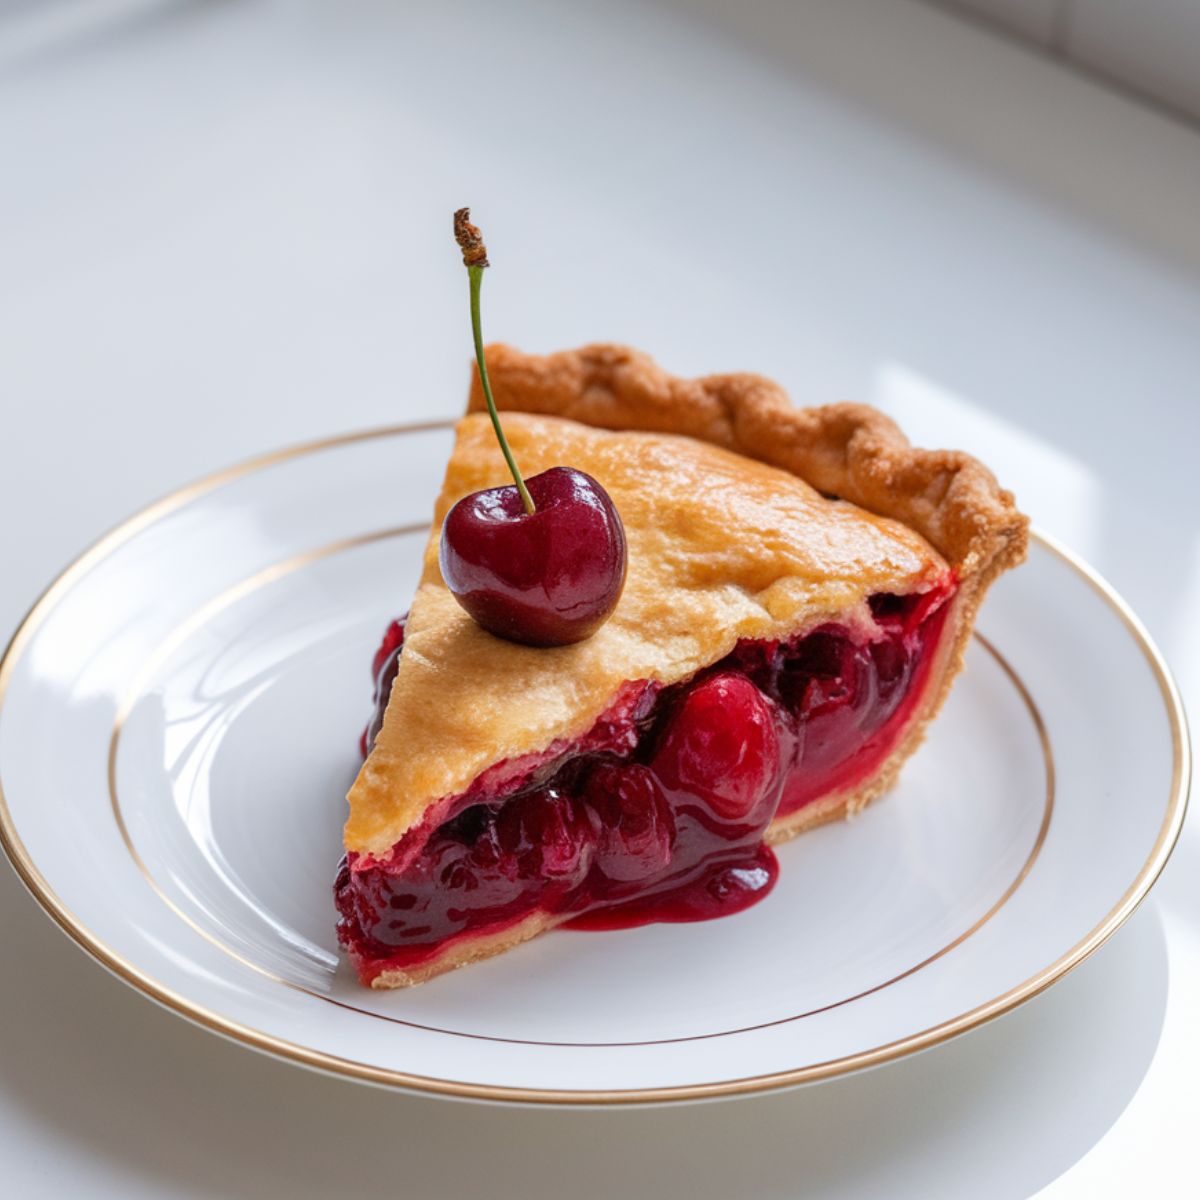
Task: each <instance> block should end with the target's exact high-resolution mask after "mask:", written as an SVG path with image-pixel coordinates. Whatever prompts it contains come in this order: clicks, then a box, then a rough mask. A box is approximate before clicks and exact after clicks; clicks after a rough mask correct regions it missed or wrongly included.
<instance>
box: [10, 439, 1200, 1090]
mask: <svg viewBox="0 0 1200 1200" xmlns="http://www.w3.org/2000/svg"><path fill="white" fill-rule="evenodd" d="M453 424H454V422H453V421H427V422H421V423H418V424H409V425H393V426H387V427H385V428H382V429H372V430H365V431H363V432H360V433H352V434H345V435H342V436H339V437H332V438H325V439H321V440H319V441H313V442H306V443H303V444H300V445H297V446H291V447H287V448H285V449H282V450H277V451H274V452H272V453H269V454H265V455H261V456H259V457H257V458H253V459H250V460H248V461H246V462H244V463H240V464H238V465H236V466H233V467H229V468H227V469H225V470H223V471H218V472H216V473H215V474H212V475H208V476H206V477H204V478H202V479H199V480H197V481H196V482H194V483H191V484H189V485H187V486H185V487H183V488H180V489H179V490H177V491H174V492H171V493H169V494H168V495H166V496H164V497H162V498H161V499H159V500H157V501H156V502H154V503H153V504H151V505H149V506H148V507H147V508H144V509H142V510H141V511H140V512H138V513H136V514H134V515H133V516H132V517H130V518H128V519H127V520H126V521H123V522H122V523H121V524H119V525H117V526H116V527H115V528H114V529H112V530H111V531H110V532H108V533H107V534H105V535H104V536H103V537H101V538H100V539H99V540H98V541H97V542H95V543H94V544H93V545H92V546H91V547H90V548H89V549H87V550H86V551H84V553H83V554H81V555H80V556H79V557H78V558H77V559H75V561H74V562H72V563H71V564H70V565H69V566H68V567H67V568H66V569H65V570H64V571H63V572H62V573H61V574H59V575H58V577H57V578H56V579H55V580H54V581H53V582H52V583H51V584H50V585H49V587H47V588H46V590H45V591H44V592H43V593H42V595H41V596H40V597H39V598H38V599H37V601H36V602H35V603H34V605H33V607H32V608H31V609H30V610H29V612H28V614H27V615H26V616H25V618H24V620H23V621H22V622H21V624H20V625H19V626H18V627H17V630H16V632H15V633H14V634H13V636H12V639H11V640H10V641H9V644H8V647H7V648H6V650H5V652H4V656H3V657H2V658H0V708H2V706H3V702H4V697H5V694H6V693H7V690H8V684H9V681H10V679H11V678H12V673H13V671H14V669H15V666H16V663H17V660H18V659H19V657H20V655H21V653H22V651H23V650H24V648H25V646H26V645H27V644H28V642H29V641H30V639H31V638H32V637H33V635H34V633H35V632H36V631H37V629H38V627H39V626H40V625H41V623H42V621H43V620H44V619H45V618H46V616H47V615H48V614H49V613H50V611H51V610H52V609H53V608H54V606H55V604H56V603H57V602H58V600H59V598H60V597H61V596H62V595H64V594H65V593H66V592H67V591H69V589H70V588H71V587H72V586H73V585H74V584H75V582H76V581H77V580H78V579H79V578H81V577H82V576H83V575H86V574H87V572H88V571H90V570H91V569H92V567H94V566H95V565H96V564H97V563H98V562H100V561H101V560H102V559H104V558H105V557H107V556H108V555H109V554H111V553H112V552H113V551H114V550H115V549H116V548H117V547H118V546H120V545H122V544H123V543H125V542H127V541H128V540H129V539H130V538H132V537H133V536H135V535H136V534H137V533H139V532H141V530H143V529H145V528H146V527H147V526H149V525H151V524H153V523H154V522H155V521H157V520H160V519H161V518H162V517H164V516H166V515H167V514H168V513H170V512H173V511H174V510H176V509H178V508H180V507H182V506H183V505H185V504H187V503H189V502H190V501H192V500H194V499H196V498H198V497H199V496H202V495H204V494H205V493H207V492H210V491H212V490H214V489H216V488H218V487H221V486H223V485H225V484H227V483H231V482H232V481H234V480H236V479H239V478H241V477H242V476H244V475H249V474H252V473H253V472H256V471H260V470H264V469H266V468H268V467H271V466H274V465H276V464H278V463H282V462H286V461H288V460H290V459H293V458H299V457H302V456H304V455H308V454H314V453H317V452H319V451H322V450H329V449H334V448H337V447H340V446H345V445H350V444H353V443H355V442H361V441H367V440H371V439H375V438H384V437H396V436H402V435H404V434H410V433H420V432H430V431H434V430H439V429H449V428H451V427H452V426H453ZM1033 537H1034V539H1035V540H1036V541H1037V542H1038V544H1040V545H1041V546H1042V547H1043V548H1044V549H1046V550H1047V551H1049V552H1050V553H1051V554H1053V555H1054V556H1056V557H1057V558H1059V559H1060V560H1061V561H1063V562H1065V563H1066V564H1067V565H1068V566H1069V567H1070V568H1071V569H1072V570H1074V571H1075V572H1076V573H1077V574H1078V575H1080V576H1081V577H1082V578H1083V580H1084V581H1085V582H1086V583H1087V584H1088V585H1089V586H1090V587H1091V588H1092V589H1093V590H1094V591H1096V592H1097V593H1098V594H1099V595H1100V596H1101V597H1102V599H1104V600H1105V601H1106V602H1107V603H1108V605H1109V606H1110V607H1111V608H1112V609H1113V611H1114V612H1116V614H1117V616H1118V617H1119V618H1120V620H1121V621H1122V623H1123V624H1124V625H1125V627H1126V628H1127V629H1128V630H1129V632H1130V633H1131V634H1132V635H1133V638H1134V640H1135V641H1136V642H1137V644H1138V648H1139V649H1140V650H1141V651H1142V654H1143V655H1144V656H1145V658H1146V661H1147V662H1148V663H1149V665H1150V669H1151V671H1152V672H1153V674H1154V677H1155V679H1156V680H1157V682H1158V686H1159V691H1160V693H1161V694H1162V698H1163V706H1164V708H1165V709H1166V714H1167V719H1168V722H1169V724H1170V729H1171V743H1172V759H1173V762H1172V773H1171V793H1170V796H1169V798H1168V802H1167V809H1166V813H1165V815H1164V818H1163V823H1162V826H1161V827H1160V829H1159V832H1158V836H1157V838H1156V839H1155V842H1154V845H1153V847H1152V848H1151V851H1150V855H1149V857H1148V858H1147V859H1146V862H1145V863H1144V864H1143V865H1142V868H1141V869H1140V870H1139V872H1138V874H1137V876H1136V878H1135V879H1134V880H1133V882H1132V883H1131V884H1130V885H1129V887H1128V888H1127V889H1126V890H1125V892H1124V894H1123V895H1122V896H1121V898H1120V899H1119V900H1118V901H1117V903H1116V905H1115V906H1114V907H1113V908H1112V910H1111V911H1110V912H1109V913H1108V915H1107V916H1106V917H1105V918H1104V919H1103V920H1102V921H1101V922H1100V923H1099V924H1098V925H1097V926H1096V927H1095V928H1094V929H1092V930H1091V932H1090V933H1088V934H1087V935H1086V936H1085V937H1084V938H1083V939H1082V940H1080V941H1079V942H1078V943H1077V944H1076V945H1075V946H1073V947H1072V948H1071V949H1070V950H1068V951H1067V952H1066V953H1065V954H1063V955H1062V956H1061V957H1059V958H1058V959H1056V960H1055V961H1054V962H1052V963H1051V964H1050V965H1049V966H1047V967H1044V968H1043V969H1042V970H1041V971H1039V972H1037V973H1036V974H1035V975H1033V976H1031V977H1030V978H1029V979H1026V980H1025V981H1024V982H1023V983H1020V984H1018V985H1017V986H1016V987H1013V988H1010V989H1009V990H1008V991H1006V992H1003V993H1002V994H1001V995H999V996H996V997H995V998H993V999H992V1000H989V1001H987V1002H986V1003H984V1004H981V1005H978V1006H977V1007H975V1008H973V1009H970V1010H969V1011H967V1012H965V1013H961V1014H959V1015H958V1016H957V1017H953V1018H951V1019H950V1020H948V1021H943V1022H942V1023H940V1024H938V1025H935V1026H932V1027H931V1028H929V1029H925V1030H922V1031H920V1032H918V1033H914V1034H910V1035H908V1036H907V1037H903V1038H900V1039H898V1040H896V1041H894V1042H889V1043H887V1044H886V1045H883V1046H876V1047H874V1048H873V1049H871V1050H864V1051H860V1052H858V1053H856V1054H851V1055H847V1056H845V1057H843V1058H837V1059H831V1060H829V1061H827V1062H821V1063H810V1064H809V1065H807V1066H804V1067H796V1068H792V1069H789V1070H783V1071H777V1072H772V1073H770V1074H766V1075H756V1076H751V1077H747V1078H743V1079H729V1080H722V1081H721V1082H718V1083H703V1084H684V1085H680V1086H672V1087H660V1088H636V1089H612V1090H588V1091H584V1090H565V1089H558V1088H521V1087H501V1086H492V1085H486V1084H471V1083H462V1082H458V1081H456V1080H448V1079H437V1078H433V1077H431V1076H424V1075H411V1074H408V1073H407V1072H404V1071H394V1070H390V1069H388V1068H385V1067H377V1066H372V1065H371V1064H369V1063H363V1062H356V1061H354V1060H351V1059H346V1058H341V1057H338V1056H337V1055H332V1054H326V1053H324V1052H323V1051H319V1050H313V1049H311V1048H309V1047H306V1046H301V1045H297V1044H296V1043H294V1042H289V1041H286V1040H285V1039H283V1038H277V1037H274V1036H272V1035H270V1034H265V1033H262V1032H260V1031H259V1030H256V1029H252V1028H250V1027H249V1026H246V1025H242V1024H240V1023H239V1022H236V1021H230V1020H228V1019H227V1018H225V1017H222V1016H220V1015H219V1014H218V1013H214V1012H211V1011H210V1010H208V1009H206V1008H204V1007H202V1006H201V1005H198V1004H195V1003H194V1002H192V1001H191V1000H189V999H188V998H187V997H185V996H182V995H180V994H179V993H178V992H175V991H173V990H172V989H170V988H168V987H166V986H165V985H164V984H161V983H159V982H158V981H157V980H155V979H154V978H152V977H151V976H149V975H147V974H146V973H145V972H144V971H142V970H140V969H139V968H138V967H136V966H134V965H133V964H132V963H131V962H129V961H127V960H126V959H124V958H122V957H121V956H120V955H119V954H117V953H116V952H115V951H114V950H112V949H110V948H109V947H108V946H107V945H105V944H104V943H103V942H102V941H100V939H99V938H97V937H96V936H95V935H94V934H93V933H92V932H91V931H90V930H89V929H87V928H86V927H85V925H84V924H83V923H82V922H81V921H80V920H79V918H78V917H77V916H76V915H75V914H74V913H73V912H71V910H70V909H68V908H67V907H66V905H65V904H63V902H62V901H61V900H60V899H59V897H58V896H57V895H56V893H55V892H54V890H53V889H52V888H51V887H50V884H49V883H48V881H47V880H46V878H45V876H43V875H42V873H41V871H40V870H39V869H38V868H37V866H36V865H35V864H34V862H33V859H32V857H31V856H30V854H29V852H28V850H27V849H26V848H25V846H24V844H23V843H22V841H21V839H20V836H19V835H18V833H17V831H16V827H15V825H14V822H13V819H12V814H11V812H10V811H9V808H8V803H7V800H6V799H5V797H4V792H3V788H2V787H0V845H2V846H3V848H4V852H5V853H6V854H7V856H8V858H9V860H10V861H11V863H12V864H13V867H14V868H15V869H16V872H17V874H18V876H19V877H20V879H21V882H22V883H24V885H25V886H26V888H28V890H29V891H30V893H31V894H32V895H33V897H34V899H35V900H37V902H38V903H39V904H40V905H41V906H42V908H44V909H45V910H46V912H47V913H48V914H49V915H50V916H51V917H52V918H53V920H54V921H55V923H56V924H57V925H58V926H59V927H60V928H61V929H62V930H63V932H65V933H66V934H67V935H68V936H69V937H70V938H71V939H72V940H73V941H75V942H76V943H77V944H78V945H79V946H80V947H82V948H83V949H84V950H85V951H87V952H88V953H89V954H90V955H91V956H92V957H93V958H95V959H96V960H97V961H98V962H99V963H100V964H101V965H102V966H104V967H106V968H107V969H108V970H110V971H111V972H112V973H113V974H114V975H116V976H117V977H118V978H120V979H122V980H124V981H125V982H126V983H128V984H130V985H131V986H132V987H134V988H136V989H137V990H138V991H140V992H143V993H144V994H145V995H147V996H149V997H150V998H151V999H152V1000H156V1001H157V1002H158V1003H160V1004H162V1005H163V1006H164V1007H166V1008H169V1009H171V1010H172V1011H173V1012H175V1013H177V1014H179V1015H180V1016H182V1017H184V1018H186V1019H188V1020H190V1021H192V1022H194V1023H195V1024H197V1025H200V1026H203V1027H204V1028H206V1029H210V1030H212V1031H213V1032H214V1033H218V1034H221V1035H222V1036H224V1037H226V1038H229V1039H230V1040H232V1041H235V1042H240V1043H242V1044H244V1045H247V1046H251V1047H252V1048H254V1049H257V1050H261V1051H265V1052H267V1053H269V1054H273V1055H276V1056H277V1057H280V1058H285V1059H288V1060H290V1061H292V1062H296V1063H300V1064H301V1065H303V1066H307V1067H311V1068H313V1069H315V1070H320V1071H324V1072H327V1073H332V1074H335V1075H342V1076H348V1077H350V1078H354V1079H360V1080H364V1081H366V1082H369V1083H375V1084H382V1085H385V1086H390V1087H401V1088H406V1089H409V1090H412V1091H418V1092H427V1093H433V1094H437V1095H444V1096H457V1097H460V1098H464V1099H474V1100H497V1101H506V1102H508V1103H516V1104H559V1105H568V1104H569V1105H589V1104H590V1105H598V1104H650V1103H655V1102H667V1101H680V1100H701V1099H711V1098H716V1097H721V1096H737V1095H746V1094H748V1093H753V1092H763V1091H769V1090H772V1089H776V1088H784V1087H791V1086H795V1085H797V1084H802V1083H815V1082H818V1081H820V1080H824V1079H831V1078H833V1077H834V1076H838V1075H845V1074H849V1073H850V1072H853V1071H858V1070H862V1069H864V1068H866V1067H873V1066H879V1065H881V1064H883V1063H887V1062H892V1061H894V1060H895V1059H898V1058H903V1057H905V1056H907V1055H909V1054H914V1053H916V1052H917V1051H919V1050H924V1049H927V1048H928V1047H930V1046H936V1045H939V1044H940V1043H942V1042H945V1041H948V1040H949V1039H950V1038H953V1037H956V1036H958V1035H959V1034H961V1033H965V1032H967V1031H968V1030H971V1029H975V1028H977V1027H978V1026H980V1025H982V1024H984V1023H985V1022H987V1021H990V1020H992V1019H994V1018H995V1017H998V1016H1000V1015H1002V1014H1003V1013H1006V1012H1009V1011H1011V1010H1012V1009H1014V1008H1016V1007H1017V1006H1018V1005H1020V1004H1023V1003H1024V1002H1025V1001H1026V1000H1029V999H1031V998H1032V997H1033V996H1036V995H1038V993H1040V992H1042V991H1044V990H1045V989H1046V988H1048V987H1049V986H1050V985H1051V984H1052V983H1054V982H1055V981H1056V980H1058V979H1060V978H1062V976H1064V975H1065V974H1066V973H1067V972H1068V971H1070V970H1072V969H1073V968H1074V967H1076V966H1078V965H1079V964H1080V963H1081V962H1083V960H1084V959H1086V958H1087V957H1088V956H1089V955H1090V954H1092V953H1093V952H1094V951H1095V950H1097V949H1098V948H1099V947H1100V946H1101V945H1103V943H1104V942H1105V941H1107V940H1108V938H1109V937H1111V936H1112V934H1113V933H1115V932H1116V930H1117V929H1118V928H1120V926H1121V925H1122V924H1123V923H1124V922H1125V921H1126V920H1127V919H1128V917H1129V916H1130V914H1131V913H1132V912H1133V911H1134V910H1135V909H1136V908H1137V906H1138V905H1139V904H1140V903H1141V901H1142V900H1143V899H1144V898H1145V897H1146V894H1147V893H1148V892H1149V891H1150V888H1151V887H1152V886H1153V885H1154V883H1155V881H1156V880H1157V879H1158V877H1159V875H1160V874H1161V873H1162V869H1163V867H1164V866H1165V865H1166V863H1167V859H1168V858H1169V857H1170V855H1171V851H1172V849H1173V848H1174V846H1175V842H1176V840H1177V839H1178V837H1179V831H1180V829H1181V827H1182V825H1183V818H1184V814H1185V812H1186V809H1187V799H1188V791H1189V787H1190V781H1191V747H1190V743H1189V740H1188V734H1187V718H1186V716H1185V714H1184V710H1183V703H1182V701H1181V699H1180V696H1179V690H1178V688H1177V687H1176V685H1175V682H1174V680H1173V679H1172V678H1171V674H1170V671H1169V670H1168V669H1167V666H1166V663H1165V662H1164V660H1163V657H1162V654H1161V653H1160V651H1159V650H1158V648H1157V647H1156V646H1155V644H1154V642H1153V641H1152V640H1151V638H1150V636H1149V634H1148V633H1147V632H1146V629H1145V627H1144V626H1143V625H1142V623H1141V621H1140V620H1139V619H1138V617H1137V616H1136V615H1135V614H1134V612H1133V610H1132V609H1131V608H1130V607H1129V605H1128V604H1127V603H1126V602H1125V601H1124V600H1123V599H1122V598H1121V597H1120V596H1119V595H1118V594H1117V592H1116V591H1115V590H1114V589H1113V587H1112V586H1111V585H1110V584H1109V583H1108V582H1107V581H1106V580H1105V579H1103V578H1102V577H1101V576H1100V575H1099V574H1098V573H1097V572H1096V571H1095V570H1094V569H1093V568H1092V567H1090V566H1088V564H1087V563H1085V562H1084V561H1083V560H1082V559H1080V558H1079V557H1078V556H1076V555H1075V554H1074V553H1072V552H1071V551H1069V550H1068V549H1066V547H1065V546H1063V545H1062V544H1061V543H1059V542H1058V541H1056V540H1055V539H1054V538H1053V537H1051V536H1050V535H1048V534H1045V533H1042V532H1040V531H1034V533H1033Z"/></svg>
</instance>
